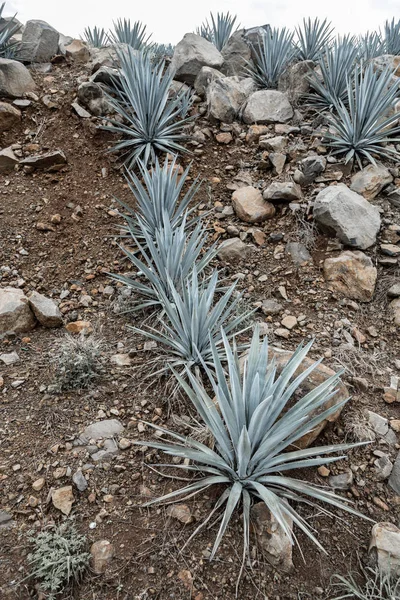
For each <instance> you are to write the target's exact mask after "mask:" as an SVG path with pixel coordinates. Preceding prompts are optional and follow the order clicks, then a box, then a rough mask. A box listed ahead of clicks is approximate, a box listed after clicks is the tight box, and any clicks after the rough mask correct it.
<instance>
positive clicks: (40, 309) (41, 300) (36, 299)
mask: <svg viewBox="0 0 400 600" xmlns="http://www.w3.org/2000/svg"><path fill="white" fill-rule="evenodd" d="M28 300H29V305H30V307H31V309H32V310H33V313H34V315H35V317H36V318H37V320H38V321H39V323H40V324H41V325H43V327H60V326H61V325H62V323H63V320H62V316H61V313H60V310H59V308H58V306H57V304H56V303H55V302H54V300H51V299H50V298H46V296H43V295H42V294H39V293H38V292H36V291H33V292H32V293H31V294H30V295H29V297H28Z"/></svg>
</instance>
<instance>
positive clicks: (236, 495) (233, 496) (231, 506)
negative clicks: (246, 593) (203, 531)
mask: <svg viewBox="0 0 400 600" xmlns="http://www.w3.org/2000/svg"><path fill="white" fill-rule="evenodd" d="M242 490H243V486H242V484H241V483H240V482H239V481H235V483H234V484H233V485H232V488H231V490H230V493H229V496H228V499H227V501H226V508H225V512H224V516H223V518H222V522H221V526H220V528H219V531H218V534H217V537H216V539H215V543H214V546H213V549H212V552H211V555H210V560H212V559H213V557H214V556H215V553H216V551H217V550H218V547H219V545H220V543H221V540H222V537H223V535H224V533H225V530H226V528H227V526H228V523H229V521H230V519H231V516H232V513H233V511H234V510H235V508H236V506H237V504H238V502H239V500H240V497H241V495H242Z"/></svg>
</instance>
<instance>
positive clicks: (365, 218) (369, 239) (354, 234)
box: [314, 183, 381, 250]
mask: <svg viewBox="0 0 400 600" xmlns="http://www.w3.org/2000/svg"><path fill="white" fill-rule="evenodd" d="M314 218H315V220H316V221H317V223H318V224H319V225H321V226H322V227H323V228H326V229H328V231H331V232H334V233H336V235H337V237H338V238H339V239H340V241H341V242H343V243H344V244H346V245H348V246H352V247H353V248H361V249H362V250H365V249H366V248H369V247H370V246H372V245H373V244H375V242H376V236H377V234H378V232H379V229H380V226H381V218H380V215H379V210H378V209H377V208H376V207H375V206H372V205H371V204H370V203H369V202H368V201H367V200H365V198H363V197H362V196H360V195H359V194H357V193H356V192H354V191H352V190H350V189H349V188H348V187H347V186H346V185H344V184H343V183H340V184H338V185H334V186H329V187H326V188H325V189H323V190H322V191H321V192H319V194H318V195H317V197H316V199H315V204H314Z"/></svg>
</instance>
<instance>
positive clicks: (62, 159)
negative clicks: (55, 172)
mask: <svg viewBox="0 0 400 600" xmlns="http://www.w3.org/2000/svg"><path fill="white" fill-rule="evenodd" d="M66 162H67V158H66V156H65V154H64V152H62V151H61V150H55V151H54V152H47V153H46V154H41V155H37V156H28V157H27V158H24V159H23V160H21V164H22V165H26V166H28V167H32V168H33V169H51V168H55V167H60V166H62V165H64V164H65V163H66Z"/></svg>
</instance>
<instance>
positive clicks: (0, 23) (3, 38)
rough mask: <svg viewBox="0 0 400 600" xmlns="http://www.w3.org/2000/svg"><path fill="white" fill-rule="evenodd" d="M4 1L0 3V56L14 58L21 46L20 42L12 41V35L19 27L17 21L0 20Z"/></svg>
mask: <svg viewBox="0 0 400 600" xmlns="http://www.w3.org/2000/svg"><path fill="white" fill-rule="evenodd" d="M5 5H6V3H5V2H3V4H1V5H0V58H14V57H15V55H16V54H17V53H18V50H19V49H20V48H21V43H20V42H16V41H13V39H12V37H13V36H14V35H15V34H16V33H18V31H19V30H20V29H21V25H19V23H15V22H13V21H12V20H11V21H6V20H2V14H3V10H4V7H5ZM15 16H16V15H14V17H15Z"/></svg>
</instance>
